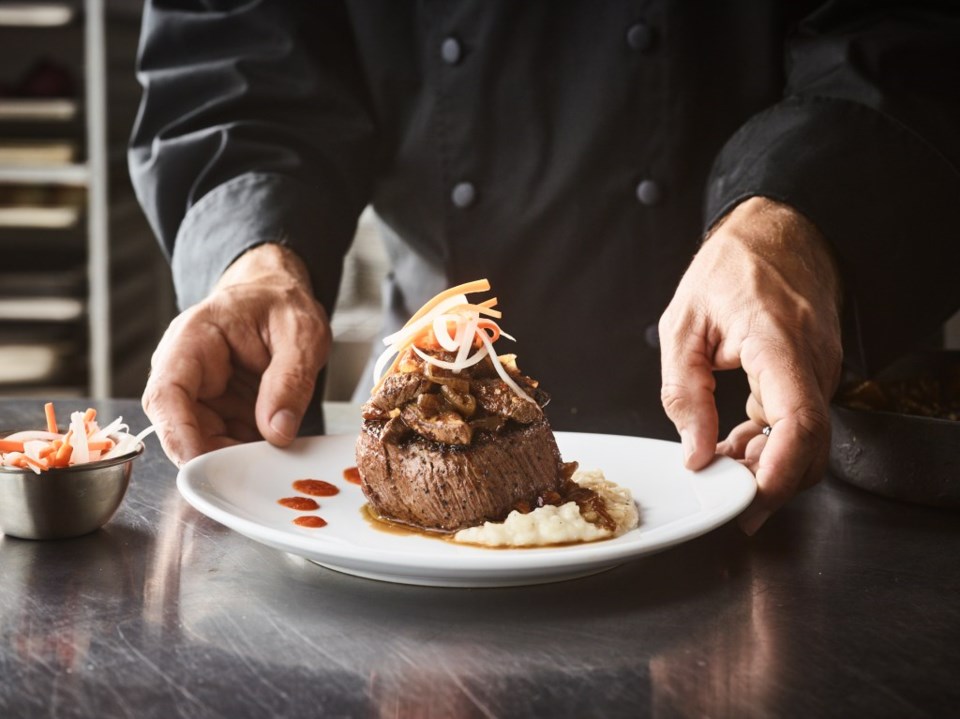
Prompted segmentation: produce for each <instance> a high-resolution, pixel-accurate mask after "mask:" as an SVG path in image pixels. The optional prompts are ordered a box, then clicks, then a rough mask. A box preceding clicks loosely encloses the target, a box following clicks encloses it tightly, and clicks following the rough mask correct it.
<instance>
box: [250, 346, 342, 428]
mask: <svg viewBox="0 0 960 719" xmlns="http://www.w3.org/2000/svg"><path fill="white" fill-rule="evenodd" d="M325 355H326V353H322V354H321V353H319V352H316V351H315V350H314V348H313V347H309V348H300V347H297V346H292V347H283V348H281V349H279V350H278V351H277V352H276V353H275V354H274V355H273V357H272V358H271V360H270V364H269V365H268V366H267V369H266V370H264V372H263V376H262V377H261V379H260V390H259V393H258V394H257V410H256V415H257V429H259V430H260V434H261V435H263V438H264V439H266V440H267V441H268V442H270V444H274V445H277V446H280V447H285V446H287V445H288V444H290V443H291V442H292V441H293V440H294V439H295V438H296V436H297V432H298V431H299V429H300V424H301V422H302V421H303V415H304V413H305V412H306V411H307V407H308V406H309V404H310V400H311V399H312V398H313V392H314V389H315V388H316V384H317V374H318V373H319V372H320V367H321V366H322V364H323V362H322V359H321V358H325Z"/></svg>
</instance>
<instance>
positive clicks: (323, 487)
mask: <svg viewBox="0 0 960 719" xmlns="http://www.w3.org/2000/svg"><path fill="white" fill-rule="evenodd" d="M293 488H294V489H295V490H297V491H298V492H302V493H303V494H309V495H312V496H314V497H332V496H333V495H335V494H338V493H339V492H340V490H339V489H337V488H336V487H335V486H334V485H332V484H330V483H329V482H324V481H323V480H322V479H298V480H296V481H295V482H294V483H293Z"/></svg>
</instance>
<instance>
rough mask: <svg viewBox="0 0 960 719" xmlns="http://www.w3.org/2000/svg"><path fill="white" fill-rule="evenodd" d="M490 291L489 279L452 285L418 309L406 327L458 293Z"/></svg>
mask: <svg viewBox="0 0 960 719" xmlns="http://www.w3.org/2000/svg"><path fill="white" fill-rule="evenodd" d="M489 291H490V282H489V281H488V280H487V279H482V280H474V281H473V282H464V283H463V284H462V285H457V286H456V287H451V288H450V289H448V290H444V291H443V292H441V293H440V294H438V295H436V296H435V297H434V298H433V299H431V300H430V301H429V302H427V303H426V304H425V305H424V306H423V307H421V308H420V309H419V310H417V311H416V312H415V313H414V314H413V317H411V318H410V319H409V320H407V324H406V325H404V326H405V327H408V326H410V325H411V324H413V323H414V322H416V321H417V320H418V319H420V318H421V317H423V316H424V315H425V314H427V313H428V312H429V311H430V310H432V309H433V308H434V307H436V306H437V305H439V304H440V303H441V302H443V301H444V300H446V299H449V298H450V297H455V296H456V295H469V294H473V293H474V292H489Z"/></svg>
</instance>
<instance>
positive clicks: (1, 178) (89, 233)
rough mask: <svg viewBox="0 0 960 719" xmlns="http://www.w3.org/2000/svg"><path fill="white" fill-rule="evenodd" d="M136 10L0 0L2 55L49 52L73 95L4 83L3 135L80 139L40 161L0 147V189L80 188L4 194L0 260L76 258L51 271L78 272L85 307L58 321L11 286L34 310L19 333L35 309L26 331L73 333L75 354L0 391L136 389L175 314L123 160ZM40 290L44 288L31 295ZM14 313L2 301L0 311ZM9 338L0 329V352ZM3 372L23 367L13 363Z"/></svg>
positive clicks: (64, 1)
mask: <svg viewBox="0 0 960 719" xmlns="http://www.w3.org/2000/svg"><path fill="white" fill-rule="evenodd" d="M140 10H141V0H18V1H16V2H11V1H10V0H0V54H2V53H3V52H4V51H5V52H6V53H7V55H6V56H5V57H0V62H2V61H3V60H4V59H6V58H11V57H12V58H14V59H15V60H16V61H17V62H22V61H24V60H23V58H24V57H25V56H26V55H28V54H36V55H37V57H43V56H45V55H46V54H51V53H52V55H53V56H55V58H56V59H57V61H59V62H60V63H61V64H62V65H69V67H70V71H71V74H72V77H73V79H75V80H76V83H75V86H76V90H75V92H74V93H73V94H72V96H70V97H60V96H47V95H41V96H23V97H21V96H3V93H2V92H0V142H2V141H3V140H4V138H5V136H6V133H10V132H13V131H12V130H10V129H9V128H12V127H15V128H18V129H17V130H16V137H15V139H16V141H17V142H20V143H21V144H29V143H30V142H33V138H34V137H38V138H41V140H49V138H50V136H51V135H54V136H58V135H60V134H61V133H62V135H65V136H67V137H66V138H64V142H69V143H71V144H72V146H74V147H75V148H76V154H75V156H73V155H71V156H69V157H61V156H59V155H48V156H46V158H45V159H44V160H43V161H37V162H27V161H23V159H22V157H18V156H17V155H16V154H14V155H13V157H14V161H10V159H9V158H10V153H9V151H8V154H7V161H6V162H4V160H3V155H2V154H0V191H3V190H4V188H16V191H17V192H20V193H24V192H25V193H26V196H31V195H30V193H31V192H34V193H43V192H47V191H50V190H51V188H53V190H54V191H55V192H67V193H69V192H73V193H75V196H76V197H82V198H83V200H82V203H80V206H79V207H76V208H70V207H32V208H29V207H17V206H9V205H7V206H3V203H0V240H2V241H3V242H5V243H6V246H7V247H11V246H12V247H14V248H15V251H16V254H17V257H18V258H19V259H18V261H17V263H18V264H19V266H16V265H17V263H15V266H13V267H11V266H8V267H6V268H4V269H5V271H6V272H7V273H8V277H9V276H20V275H23V273H29V272H33V271H34V268H35V265H36V264H39V265H41V266H42V265H43V262H42V260H43V259H44V258H45V256H46V255H55V254H56V252H57V251H58V250H60V249H63V250H64V251H66V252H68V253H70V257H71V258H75V259H76V263H77V265H78V268H75V267H73V266H72V265H71V266H70V267H69V268H67V270H68V271H67V272H63V271H61V270H57V272H60V275H61V276H64V275H65V274H71V275H72V274H73V273H74V272H75V270H76V271H78V272H79V274H80V276H79V282H78V283H77V287H78V288H80V289H76V288H72V289H70V291H71V292H73V291H76V293H77V294H78V297H77V299H79V300H81V305H82V310H81V311H80V312H78V313H77V314H78V316H77V317H75V318H72V319H71V320H69V322H70V323H72V324H69V325H67V324H66V321H64V322H62V323H61V325H60V326H57V327H54V325H53V324H52V323H51V321H50V318H52V317H57V316H58V315H57V311H56V308H52V307H47V308H46V309H44V310H43V312H45V313H46V314H45V315H42V313H39V306H38V305H30V302H29V301H24V300H23V299H22V298H19V297H17V296H16V295H15V294H11V293H12V292H13V290H10V289H9V288H8V290H7V291H6V294H5V295H4V300H5V301H7V302H8V304H10V306H11V307H20V308H28V307H32V308H33V309H32V310H31V311H30V312H26V314H25V315H24V318H22V319H23V320H24V321H22V322H20V323H19V324H17V327H18V329H17V330H16V331H15V333H14V334H17V333H20V332H21V330H20V329H19V328H21V327H24V326H27V325H28V320H29V319H30V317H28V315H31V313H32V315H31V316H32V317H33V319H34V320H36V322H35V324H34V325H33V326H32V328H31V329H34V330H35V329H37V328H40V327H42V329H43V331H47V330H50V329H51V328H54V329H56V330H57V332H58V333H59V334H64V333H68V334H69V336H70V338H71V339H70V342H71V343H72V344H71V349H70V350H69V352H70V353H72V354H70V355H69V356H68V357H67V358H66V364H67V365H68V367H69V371H68V372H65V373H63V374H62V375H60V376H57V377H52V378H51V379H50V380H49V381H28V382H25V383H24V384H23V385H22V386H17V385H15V384H9V383H8V382H9V380H8V381H7V382H6V383H3V384H0V394H13V393H16V394H43V395H45V396H50V395H57V394H73V395H81V394H83V395H89V396H93V397H95V398H104V397H108V396H111V395H123V396H135V395H136V394H139V391H140V389H141V387H142V382H143V381H145V378H146V373H147V368H148V367H149V355H150V352H151V351H152V348H153V346H155V344H156V341H157V339H158V338H159V336H160V334H161V333H162V330H163V328H164V327H165V325H166V323H167V322H168V321H169V319H170V317H172V315H173V294H172V290H171V289H170V288H169V286H168V283H169V271H168V269H167V266H166V262H165V261H164V260H163V258H162V255H161V254H160V251H159V249H158V247H157V246H156V243H155V242H154V240H153V238H152V235H151V234H150V230H149V227H148V226H147V224H146V222H145V220H144V219H143V217H142V214H141V213H140V212H139V208H138V207H137V206H136V203H135V201H134V199H133V193H132V189H131V188H130V186H129V180H128V178H127V176H126V166H125V159H124V157H125V153H124V149H125V144H126V138H127V136H128V133H129V128H130V126H131V124H132V121H133V116H134V114H135V112H136V104H137V101H138V99H139V88H137V86H136V83H135V80H134V74H133V73H134V59H135V57H134V56H135V48H136V39H137V36H138V33H139V14H140ZM0 89H2V87H0ZM108 91H109V93H110V94H109V96H108ZM51 158H53V159H51ZM58 196H59V195H58ZM71 209H73V210H74V213H73V214H71V213H70V211H69V210H71ZM25 218H30V219H25ZM37 260H40V262H37ZM70 261H71V262H72V261H73V259H71V260H70ZM17 270H20V271H21V272H17ZM11 272H12V273H14V275H11V274H10V273H11ZM24 276H27V275H24ZM50 277H51V275H50V273H48V274H47V275H46V276H44V277H41V279H43V280H44V282H46V284H48V285H51V286H52V285H55V284H56V282H55V281H54V280H51V279H50ZM21 284H23V286H24V287H25V288H27V289H28V290H35V288H30V287H29V285H28V283H21ZM40 284H43V283H40ZM37 293H41V294H42V290H35V291H34V292H33V295H36V294H37ZM47 299H49V300H55V299H56V298H54V297H48V298H47ZM60 299H61V300H62V299H64V298H60ZM112 300H113V301H112ZM31 301H33V302H36V301H37V297H35V296H32V299H31ZM74 303H76V299H74ZM133 308H140V311H132V309H133ZM59 311H60V314H61V315H63V314H64V313H65V312H66V309H65V308H63V307H61V308H60V310H59ZM41 315H42V316H41ZM11 317H12V315H11V311H7V312H6V313H5V314H0V321H2V320H7V321H9V320H10V319H11ZM61 319H62V317H61ZM44 320H46V324H44V323H43V321H44ZM14 324H16V323H14ZM59 334H58V335H57V336H59ZM4 342H7V340H6V339H4V337H2V336H0V350H2V349H3V343H4ZM65 351H67V350H65ZM8 369H9V368H8ZM8 374H9V375H12V376H17V375H18V374H21V373H19V372H18V371H16V369H14V371H12V372H10V373H8ZM0 382H3V380H0Z"/></svg>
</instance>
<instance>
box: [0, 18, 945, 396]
mask: <svg viewBox="0 0 960 719" xmlns="http://www.w3.org/2000/svg"><path fill="white" fill-rule="evenodd" d="M141 9H142V0H55V1H46V0H35V1H29V0H16V1H10V0H0V395H3V396H35V397H42V398H46V399H55V398H58V397H69V396H93V397H98V398H99V397H107V396H118V397H137V396H139V395H140V393H141V391H142V389H143V385H144V382H145V380H146V376H147V372H148V369H149V365H150V355H151V353H152V351H153V348H154V347H155V345H156V343H157V341H158V340H159V338H160V336H161V334H162V333H163V330H164V328H165V327H166V325H167V323H168V322H169V321H170V319H171V318H172V317H173V315H174V314H175V306H174V297H173V291H172V287H171V284H170V279H169V271H168V267H167V262H166V260H165V258H164V257H163V255H162V253H161V252H160V249H159V247H158V245H157V243H156V241H155V240H154V238H153V236H152V234H151V231H150V228H149V226H148V225H147V223H146V221H145V219H144V217H143V215H142V213H141V212H140V208H139V206H138V205H137V202H136V199H135V198H134V195H133V190H132V187H131V185H130V181H129V177H128V173H127V164H126V145H127V139H128V137H129V135H130V130H131V127H132V125H133V121H134V118H135V116H136V112H137V105H138V102H139V98H140V88H139V86H138V84H137V82H136V78H135V76H134V62H135V57H136V49H137V39H138V35H139V25H140V13H141ZM386 265H387V262H386V257H385V255H384V253H383V250H382V248H381V246H380V244H379V239H378V235H377V230H376V227H375V225H374V222H373V218H372V215H371V213H370V212H367V213H365V214H364V216H363V217H362V218H361V222H360V224H359V227H358V232H357V238H356V241H355V242H354V246H353V249H352V250H351V252H350V254H349V256H348V257H347V260H346V267H345V273H344V282H343V286H342V288H341V292H340V299H339V302H338V305H337V308H336V309H335V311H334V314H333V330H334V339H335V342H334V351H333V357H332V359H331V364H330V369H329V379H328V386H327V398H328V399H332V400H348V399H350V396H351V393H352V391H353V388H354V385H355V384H356V382H357V380H358V378H359V374H360V372H361V371H362V369H363V366H364V363H365V362H366V359H367V356H368V354H369V352H370V347H371V340H372V338H373V337H374V336H375V335H376V333H377V331H378V329H379V284H380V278H381V277H382V275H383V273H384V272H385V271H386ZM944 337H945V342H946V345H947V346H948V347H955V348H956V347H960V315H958V316H956V317H954V319H953V320H951V322H949V323H948V324H947V326H946V327H945V330H944Z"/></svg>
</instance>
